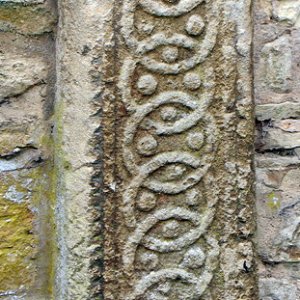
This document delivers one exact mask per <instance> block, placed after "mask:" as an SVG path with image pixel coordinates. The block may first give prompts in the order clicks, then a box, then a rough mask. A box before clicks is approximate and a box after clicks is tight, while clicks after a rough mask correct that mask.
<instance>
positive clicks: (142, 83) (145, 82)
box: [137, 75, 157, 96]
mask: <svg viewBox="0 0 300 300" xmlns="http://www.w3.org/2000/svg"><path fill="white" fill-rule="evenodd" d="M137 87H138V90H139V91H140V93H141V94H143V95H147V96H150V95H152V94H153V93H154V92H155V90H156V88H157V80H156V79H155V77H154V76H152V75H143V76H141V77H140V78H139V80H138V82H137Z"/></svg>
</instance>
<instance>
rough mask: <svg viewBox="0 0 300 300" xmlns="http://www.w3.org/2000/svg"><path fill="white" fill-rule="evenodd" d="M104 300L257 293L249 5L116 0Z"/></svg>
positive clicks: (108, 99) (107, 96)
mask: <svg viewBox="0 0 300 300" xmlns="http://www.w3.org/2000/svg"><path fill="white" fill-rule="evenodd" d="M113 19H114V21H113V26H114V39H113V47H112V49H109V51H110V52H109V55H108V57H107V60H106V61H105V64H107V65H104V66H103V67H104V69H105V75H104V78H107V79H106V80H107V83H106V86H105V91H106V93H105V92H104V93H103V101H104V103H103V120H102V128H103V133H104V136H103V140H104V144H103V150H104V167H103V172H104V187H105V189H104V191H105V197H104V199H105V207H104V216H105V218H104V222H105V232H104V238H105V244H104V266H105V267H104V299H107V300H111V299H115V300H117V299H126V300H133V299H149V300H150V299H200V298H201V299H226V300H234V299H249V300H250V299H251V300H253V299H257V297H258V296H257V294H256V292H257V288H256V281H255V274H256V272H255V264H254V253H253V244H252V236H253V233H254V223H255V222H254V219H255V215H253V203H254V201H253V199H254V198H253V190H252V183H253V172H252V170H251V161H252V154H253V150H252V149H253V146H252V145H253V123H254V122H253V113H252V111H253V104H252V98H251V70H250V66H251V51H250V50H251V49H250V44H251V27H252V25H251V1H247V0H245V1H230V0H224V1H222V0H220V1H203V0H185V1H155V0H140V1H132V0H124V1H115V7H114V12H113Z"/></svg>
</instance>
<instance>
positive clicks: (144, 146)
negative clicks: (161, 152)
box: [137, 135, 158, 156]
mask: <svg viewBox="0 0 300 300" xmlns="http://www.w3.org/2000/svg"><path fill="white" fill-rule="evenodd" d="M157 146H158V143H157V141H156V139H155V138H154V137H153V136H152V135H147V136H144V137H143V138H141V139H140V140H139V141H138V144H137V150H138V153H139V154H141V155H144V156H149V155H153V154H154V153H155V150H156V148H157Z"/></svg>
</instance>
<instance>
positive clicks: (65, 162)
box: [54, 0, 113, 300]
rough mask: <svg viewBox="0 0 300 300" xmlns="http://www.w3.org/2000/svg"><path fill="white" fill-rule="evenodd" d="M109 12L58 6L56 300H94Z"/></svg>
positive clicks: (102, 5)
mask: <svg viewBox="0 0 300 300" xmlns="http://www.w3.org/2000/svg"><path fill="white" fill-rule="evenodd" d="M112 8H113V3H112V1H111V0H107V1H103V0H102V1H98V0H92V1H85V0H78V1H73V0H67V1H59V7H58V9H59V12H60V22H59V31H58V37H57V96H56V103H55V116H56V117H55V119H56V126H55V129H54V131H55V144H56V149H55V157H56V160H55V163H56V167H57V172H58V182H57V195H56V198H57V209H56V222H57V236H58V240H57V243H58V246H59V249H60V252H59V255H58V260H57V265H56V286H55V287H56V289H55V295H54V296H55V299H57V300H82V299H100V296H99V294H100V288H102V286H101V277H100V275H101V274H100V273H99V271H100V268H101V265H102V264H103V262H102V251H103V250H102V239H103V231H102V232H101V222H102V218H103V217H102V215H101V206H102V203H103V199H102V198H101V192H102V189H103V185H101V183H102V173H101V172H102V170H101V167H102V161H103V158H101V155H102V154H101V140H102V137H101V135H102V132H101V130H100V129H101V128H100V129H99V127H100V125H101V116H102V115H103V106H102V101H103V100H102V97H103V84H104V81H103V75H102V68H103V66H104V63H103V60H104V59H105V58H103V56H104V50H105V48H106V43H108V44H109V43H110V39H111V36H112V28H111V22H110V20H111V14H112ZM101 109H102V111H101ZM112 121H113V119H112Z"/></svg>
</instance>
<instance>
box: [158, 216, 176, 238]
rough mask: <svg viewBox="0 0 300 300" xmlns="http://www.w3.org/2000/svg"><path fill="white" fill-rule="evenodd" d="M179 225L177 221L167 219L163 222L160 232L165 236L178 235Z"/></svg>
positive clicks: (172, 236)
mask: <svg viewBox="0 0 300 300" xmlns="http://www.w3.org/2000/svg"><path fill="white" fill-rule="evenodd" d="M179 229H180V225H179V223H178V221H176V220H174V221H169V222H167V223H166V224H164V226H163V229H162V234H163V236H164V237H165V238H175V237H177V236H178V235H179Z"/></svg>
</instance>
